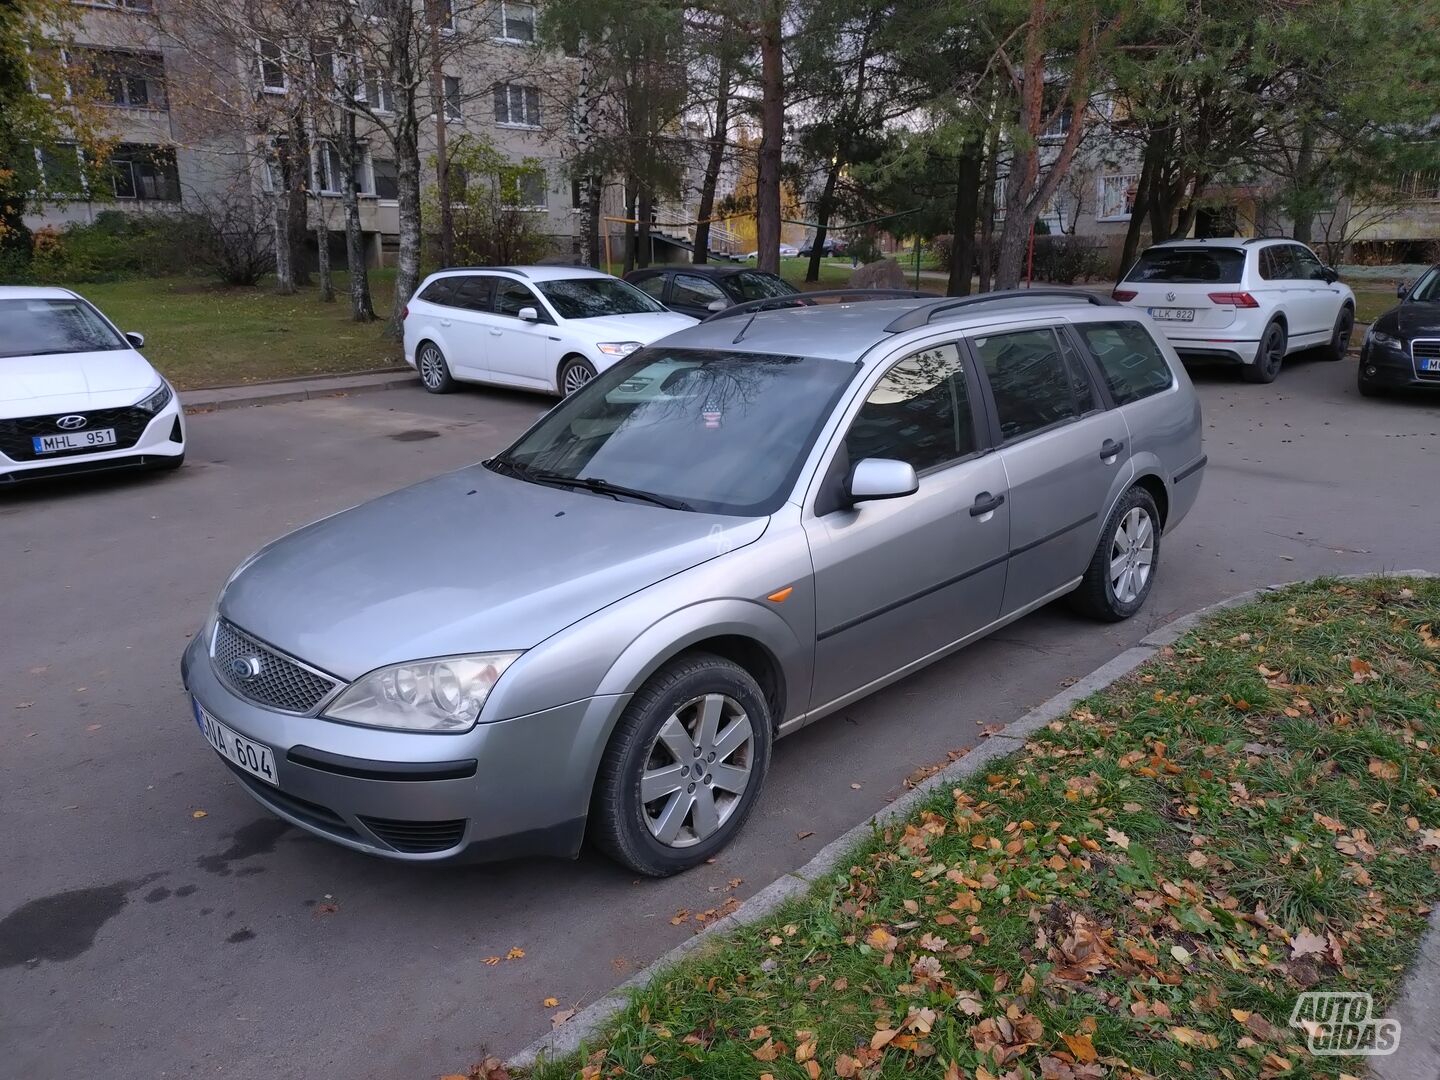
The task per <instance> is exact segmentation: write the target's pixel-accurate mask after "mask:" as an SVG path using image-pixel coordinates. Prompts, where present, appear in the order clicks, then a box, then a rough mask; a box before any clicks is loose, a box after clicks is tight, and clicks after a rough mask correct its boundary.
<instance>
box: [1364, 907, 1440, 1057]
mask: <svg viewBox="0 0 1440 1080" xmlns="http://www.w3.org/2000/svg"><path fill="white" fill-rule="evenodd" d="M1385 1015H1386V1016H1387V1017H1388V1018H1389V1019H1391V1020H1399V1021H1400V1045H1399V1047H1398V1048H1397V1049H1396V1051H1395V1053H1394V1054H1392V1055H1390V1056H1389V1057H1376V1058H1371V1059H1370V1075H1371V1076H1373V1077H1376V1080H1440V1024H1437V1023H1436V1017H1437V1016H1440V907H1436V908H1435V909H1434V910H1432V911H1431V912H1430V925H1429V926H1428V927H1427V928H1426V930H1425V935H1424V936H1423V937H1422V938H1421V939H1420V951H1419V952H1418V953H1416V954H1415V959H1414V961H1413V962H1412V964H1411V967H1410V971H1409V973H1408V974H1406V976H1405V981H1404V982H1403V983H1401V984H1400V996H1399V997H1398V998H1396V999H1395V1004H1393V1005H1392V1006H1391V1007H1390V1008H1389V1009H1387V1010H1385Z"/></svg>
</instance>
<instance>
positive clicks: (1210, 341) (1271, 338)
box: [1111, 237, 1355, 383]
mask: <svg viewBox="0 0 1440 1080" xmlns="http://www.w3.org/2000/svg"><path fill="white" fill-rule="evenodd" d="M1111 295H1112V296H1114V298H1115V299H1116V300H1118V301H1120V302H1121V303H1122V304H1129V305H1131V306H1133V307H1139V308H1144V309H1145V311H1146V312H1148V313H1149V315H1150V318H1152V319H1154V320H1155V325H1156V326H1158V327H1159V328H1160V329H1161V331H1163V332H1164V334H1165V336H1166V337H1167V338H1169V339H1170V344H1171V345H1173V346H1174V347H1175V351H1176V352H1178V353H1180V355H1181V356H1195V357H1205V358H1210V359H1219V360H1227V361H1230V362H1233V363H1238V364H1240V365H1241V367H1240V372H1241V374H1242V375H1244V376H1245V378H1246V379H1247V380H1248V381H1250V382H1260V383H1268V382H1273V381H1274V380H1275V376H1276V375H1278V374H1280V365H1281V363H1282V362H1283V361H1284V359H1285V357H1286V356H1288V355H1289V354H1291V353H1296V352H1300V351H1301V350H1304V349H1315V348H1321V349H1324V350H1325V352H1324V355H1325V356H1327V357H1328V358H1329V359H1331V360H1340V359H1343V358H1344V356H1345V353H1346V352H1347V351H1348V350H1349V348H1350V332H1351V330H1352V329H1354V326H1355V294H1354V293H1352V292H1351V291H1350V288H1349V286H1347V285H1342V284H1341V283H1340V281H1339V275H1338V274H1337V273H1336V272H1335V271H1334V270H1333V269H1331V268H1330V267H1328V266H1325V265H1324V264H1323V263H1321V262H1320V260H1319V259H1317V258H1316V257H1315V253H1314V252H1313V251H1311V250H1310V249H1309V248H1308V247H1306V246H1305V245H1304V244H1299V243H1296V242H1295V241H1294V240H1269V239H1260V238H1250V239H1246V238H1242V237H1233V238H1226V239H1218V240H1171V241H1169V242H1168V243H1164V244H1156V245H1155V246H1154V247H1150V248H1146V249H1145V251H1144V253H1143V254H1141V256H1140V258H1139V259H1137V260H1136V262H1135V265H1134V266H1132V267H1131V268H1130V272H1129V273H1128V274H1126V275H1125V279H1124V280H1123V281H1122V282H1121V283H1120V284H1119V285H1117V286H1116V287H1115V291H1114V292H1113V293H1112V294H1111Z"/></svg>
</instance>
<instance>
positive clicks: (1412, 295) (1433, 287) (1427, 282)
mask: <svg viewBox="0 0 1440 1080" xmlns="http://www.w3.org/2000/svg"><path fill="white" fill-rule="evenodd" d="M1405 299H1406V300H1409V301H1413V302H1414V303H1417V304H1435V303H1440V267H1432V268H1431V269H1429V270H1427V271H1425V273H1424V274H1423V275H1422V276H1421V278H1420V280H1419V281H1417V282H1416V283H1415V285H1414V287H1413V288H1411V290H1410V291H1409V292H1408V293H1406V294H1405Z"/></svg>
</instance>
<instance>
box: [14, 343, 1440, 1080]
mask: <svg viewBox="0 0 1440 1080" xmlns="http://www.w3.org/2000/svg"><path fill="white" fill-rule="evenodd" d="M1196 378H1197V382H1198V384H1199V388H1200V393H1201V396H1202V398H1203V400H1204V406H1205V420H1206V439H1207V450H1208V453H1209V455H1210V467H1209V470H1208V472H1207V474H1206V478H1205V483H1204V488H1203V490H1202V493H1201V495H1200V499H1199V502H1198V504H1197V505H1196V507H1195V509H1194V511H1193V512H1192V513H1191V515H1190V517H1189V518H1188V519H1187V520H1186V521H1185V522H1184V523H1183V524H1182V525H1181V526H1180V527H1179V529H1178V530H1177V531H1176V532H1174V533H1172V534H1171V535H1170V536H1168V537H1167V538H1166V540H1165V542H1164V546H1163V549H1162V553H1161V558H1160V571H1159V577H1158V581H1157V584H1156V587H1155V590H1154V592H1153V593H1152V595H1151V597H1150V601H1149V604H1148V605H1147V607H1146V609H1145V611H1144V612H1143V613H1142V614H1141V615H1140V616H1138V617H1136V618H1135V619H1133V620H1132V621H1130V622H1128V623H1125V624H1121V625H1118V626H1102V625H1096V624H1093V623H1089V622H1086V621H1084V620H1081V619H1078V618H1076V617H1074V616H1072V615H1070V614H1069V613H1068V612H1067V611H1065V610H1064V609H1063V608H1060V607H1054V608H1051V609H1046V610H1043V611H1041V612H1038V613H1036V614H1034V615H1031V616H1030V617H1029V618H1026V619H1024V620H1022V621H1021V622H1018V623H1015V624H1014V625H1012V626H1010V627H1008V628H1006V629H1005V630H1003V631H1001V632H1000V633H999V634H998V635H996V636H995V637H992V638H990V639H988V640H987V641H984V642H982V643H979V644H977V645H975V646H973V647H971V648H970V649H968V650H966V651H964V652H962V653H960V654H958V655H957V656H955V657H953V658H951V659H949V660H946V661H944V662H942V663H940V664H937V665H935V666H934V667H932V668H930V669H928V670H927V671H925V672H923V673H921V674H919V675H917V676H914V677H912V678H910V679H908V680H906V681H905V682H902V683H900V684H898V685H896V686H894V687H892V688H890V689H888V690H886V691H884V692H882V693H880V694H878V695H876V696H875V697H872V698H870V699H869V700H867V701H865V702H862V703H860V704H858V705H856V706H854V707H852V708H850V709H848V710H846V711H845V712H844V713H843V714H840V715H837V716H835V717H832V718H830V719H829V720H827V721H825V722H823V723H821V724H817V725H814V726H812V727H810V728H808V729H806V730H805V731H803V732H801V733H799V734H798V735H796V736H795V737H793V738H791V739H787V740H785V741H784V742H782V743H781V744H779V746H778V747H777V751H776V755H775V760H774V766H773V770H772V773H771V776H770V780H769V785H768V789H767V791H766V793H765V795H764V797H763V799H762V800H761V802H760V805H759V807H758V809H757V811H756V813H755V814H754V816H753V817H752V818H751V820H750V822H749V824H748V826H747V828H746V831H745V832H744V834H743V835H742V836H741V837H740V838H739V840H738V841H737V842H736V843H735V844H734V845H733V846H732V848H731V849H730V850H729V851H727V852H725V853H724V855H723V856H722V857H721V858H720V859H719V860H718V861H717V862H716V863H715V864H714V865H710V866H705V867H701V868H700V869H698V870H696V871H693V872H691V873H689V874H686V875H683V876H681V877H679V878H674V879H670V880H668V881H661V882H655V881H636V880H635V879H633V878H632V877H630V876H628V875H627V874H625V873H623V872H622V871H620V870H618V869H617V868H616V867H614V866H613V865H611V864H610V863H608V862H606V861H605V860H604V859H602V858H600V857H598V856H595V855H593V854H587V855H586V856H584V857H582V858H581V859H580V860H579V861H578V862H519V863H510V864H504V865H496V866H482V867H474V868H461V869H451V870H429V871H425V870H416V869H410V868H406V867H396V866H391V865H389V864H386V863H383V862H379V861H374V860H371V859H368V858H365V857H363V856H359V855H356V854H353V853H351V852H348V851H345V850H342V849H340V848H337V847H332V846H330V845H329V844H326V843H323V842H320V841H317V840H313V839H310V838H309V837H307V836H306V835H304V834H302V833H300V832H298V831H296V830H292V829H290V828H288V827H285V826H283V825H281V824H280V823H278V822H277V821H275V820H273V819H272V818H270V817H269V816H268V815H267V814H266V813H265V812H264V811H262V810H261V809H260V808H259V807H258V806H257V805H256V804H255V803H254V802H252V801H251V800H250V798H249V797H248V796H247V795H246V794H245V793H244V792H243V790H242V789H241V788H240V787H239V785H238V784H237V783H236V782H235V781H233V780H231V779H230V778H229V777H228V775H227V773H226V772H225V770H224V769H223V768H222V766H221V765H220V763H219V762H218V761H216V760H215V756H214V753H213V751H212V750H210V748H209V747H208V746H207V745H206V744H205V742H204V741H203V740H202V738H201V737H200V735H199V734H198V733H197V731H196V729H195V725H194V723H193V721H192V720H191V719H190V715H189V709H188V706H187V703H186V700H185V696H184V693H183V691H182V689H181V686H180V680H179V672H178V662H179V656H180V652H181V649H182V647H183V646H184V644H185V642H186V640H187V638H188V637H189V636H190V634H191V633H193V632H194V630H195V629H196V627H197V625H198V624H199V622H200V620H201V619H202V618H203V616H204V614H205V612H206V609H207V606H208V604H209V603H210V601H211V598H212V597H213V595H214V593H215V592H216V590H217V588H218V587H219V586H220V584H221V583H222V582H223V581H224V579H225V577H226V576H227V575H228V574H229V572H230V570H231V569H232V568H233V567H234V565H235V564H236V563H237V562H238V561H239V560H240V559H241V558H243V557H244V556H245V555H246V554H248V553H249V552H250V551H252V550H253V549H254V548H256V547H258V546H259V545H260V544H262V543H264V542H265V541H267V540H269V539H271V538H272V537H275V536H277V535H279V534H281V533H284V532H286V531H288V530H289V529H291V528H294V527H296V526H299V525H301V524H303V523H305V522H307V521H310V520H312V519H314V518H317V517H320V516H321V515H324V514H329V513H331V512H333V511H336V510H339V509H342V508H344V507H346V506H349V505H351V504H353V503H355V502H358V501H361V500H363V499H366V498H368V497H370V496H372V495H376V494H379V493H381V492H384V491H388V490H390V489H392V488H395V487H398V486H400V485H402V484H405V483H408V482H410V481H413V480H418V479H421V478H423V477H427V476H430V475H432V474H434V473H437V472H439V471H441V470H445V469H449V468H452V467H455V466H459V465H462V464H465V463H468V462H471V461H474V460H476V459H479V458H481V457H483V456H486V455H487V454H488V453H490V452H493V451H495V450H497V449H499V448H500V447H501V446H502V445H503V444H504V443H505V442H506V441H507V439H508V438H509V437H511V436H512V435H514V434H515V433H516V432H517V431H518V430H519V429H520V428H521V427H523V426H524V425H525V424H526V423H527V422H528V421H530V420H531V419H532V418H533V417H535V416H536V415H538V414H539V412H540V411H541V410H542V409H543V408H544V407H545V406H546V402H545V401H544V400H543V399H539V398H532V397H528V396H524V395H518V394H509V393H504V392H496V391H484V390H476V391H471V392H466V393H462V394H457V395H453V396H451V397H448V398H436V397H430V396H427V395H426V394H424V393H423V392H421V391H420V390H419V389H418V388H417V389H415V390H413V391H412V390H408V389H407V390H394V391H388V392H385V393H376V394H369V395H365V396H357V397H354V398H338V399H331V400H316V401H308V402H300V403H295V404H287V405H274V406H269V407H265V408H256V409H242V410H236V411H231V412H221V413H213V414H206V415H200V416H196V417H194V418H192V426H191V448H190V464H188V465H187V466H186V467H185V468H184V469H183V470H181V471H180V472H179V473H178V474H175V475H173V476H158V477H149V478H139V479H136V480H132V481H127V482H123V483H112V482H106V483H103V484H98V483H97V484H86V485H83V486H72V487H65V488H56V489H51V490H47V491H28V492H23V491H22V492H5V493H0V599H3V612H4V618H3V619H0V823H3V829H0V1047H3V1051H0V1076H3V1077H17V1078H18V1077H25V1078H27V1080H40V1078H50V1077H55V1078H61V1077H64V1078H69V1077H74V1076H82V1075H83V1076H93V1075H103V1076H105V1077H107V1078H114V1080H119V1078H129V1077H136V1078H141V1077H162V1076H163V1077H172V1076H185V1077H190V1076H206V1077H208V1076H223V1077H265V1078H279V1077H300V1076H305V1077H319V1076H336V1077H339V1076H344V1077H347V1078H357V1080H358V1078H370V1077H377V1078H379V1077H383V1078H422V1077H430V1076H434V1075H436V1074H439V1073H443V1072H450V1071H455V1070H457V1069H462V1068H463V1067H464V1066H465V1065H467V1064H468V1063H469V1062H471V1061H473V1060H475V1059H478V1058H479V1057H481V1056H483V1054H484V1053H485V1052H487V1051H488V1052H491V1053H499V1054H505V1053H508V1052H511V1051H514V1050H516V1049H518V1048H519V1047H520V1046H522V1045H524V1044H525V1043H526V1042H528V1041H529V1040H530V1039H532V1038H533V1037H535V1036H536V1035H538V1034H540V1033H541V1032H542V1031H543V1030H545V1029H547V1028H548V1026H549V1013H550V1012H551V1011H553V1010H550V1009H546V1008H545V1007H544V1006H543V1005H542V1001H543V999H544V998H546V997H551V996H553V997H556V998H558V999H559V1000H560V1001H561V1003H562V1005H563V1006H572V1005H578V1004H583V1003H585V1002H588V1001H589V1000H592V999H593V998H595V997H596V996H597V995H599V994H600V993H601V992H603V991H604V990H606V989H607V988H609V987H610V986H611V985H613V984H614V983H615V982H617V981H619V980H621V979H623V978H624V977H626V976H627V975H628V974H630V973H632V972H633V971H634V970H636V969H637V968H638V967H640V966H643V965H644V964H645V963H647V962H648V961H650V960H651V959H653V958H654V957H655V956H657V955H659V954H660V953H661V952H662V951H664V950H665V949H666V948H668V947H669V946H671V945H673V944H675V943H676V942H678V941H680V940H683V939H684V938H685V937H686V936H687V935H689V934H691V933H693V931H694V928H695V924H694V922H693V921H686V922H683V923H681V924H679V925H674V924H672V916H674V915H675V913H676V912H677V911H679V910H680V909H687V910H688V911H691V912H696V911H703V910H705V909H709V908H714V907H716V906H718V905H720V904H722V903H724V901H725V900H726V899H727V898H728V897H730V896H732V895H734V896H737V897H740V898H743V897H745V896H747V895H749V894H751V893H752V892H754V891H756V890H758V889H759V888H761V887H763V886H764V885H765V884H767V883H768V882H769V881H771V880H772V879H773V878H775V877H776V876H777V875H779V874H781V873H783V872H784V871H785V870H787V869H789V868H791V867H793V866H796V865H798V864H799V863H801V862H803V861H805V860H806V859H807V858H809V856H810V855H811V854H813V853H814V852H815V851H816V850H818V849H819V847H820V846H821V845H823V844H825V843H826V842H827V841H828V840H830V839H831V838H832V837H834V836H836V835H838V834H839V833H840V832H842V831H843V830H844V829H846V828H847V827H849V826H851V825H853V824H855V823H856V822H858V821H861V820H863V819H864V818H865V817H866V816H867V815H869V814H870V813H872V812H873V811H874V810H876V809H877V808H879V807H880V806H882V805H884V804H885V802H886V801H887V800H889V799H891V798H893V797H894V796H895V795H896V794H898V793H899V792H900V791H901V790H902V784H903V781H904V779H905V777H906V776H907V775H908V774H910V773H911V772H912V771H913V770H915V769H916V768H917V767H918V766H923V765H925V764H927V763H930V762H934V761H937V760H942V759H944V758H945V756H946V752H947V751H950V750H953V749H958V748H961V747H965V746H968V745H971V744H973V743H974V741H975V740H976V738H977V737H978V735H979V733H980V731H981V729H983V728H984V727H985V726H986V725H989V724H1001V723H1005V722H1007V721H1009V720H1012V719H1014V718H1015V717H1017V716H1018V715H1020V714H1021V713H1022V712H1023V711H1025V710H1026V709H1027V708H1028V707H1030V706H1032V705H1034V704H1037V703H1038V702H1040V701H1042V700H1044V699H1046V698H1048V697H1049V696H1051V695H1052V694H1054V693H1056V692H1057V691H1058V690H1059V689H1060V688H1061V687H1062V686H1063V685H1064V684H1065V683H1066V682H1067V681H1068V680H1070V679H1073V678H1075V677H1078V676H1081V675H1083V674H1085V673H1087V672H1089V671H1090V670H1092V669H1093V668H1095V667H1097V666H1099V665H1100V664H1101V663H1103V662H1105V661H1106V660H1108V659H1109V658H1110V657H1112V656H1114V655H1115V654H1116V653H1118V652H1120V651H1121V650H1122V649H1124V648H1126V647H1127V646H1129V645H1131V644H1133V643H1134V642H1135V641H1136V640H1137V639H1138V638H1140V637H1141V636H1143V635H1144V634H1145V633H1146V632H1147V631H1148V630H1149V629H1151V628H1152V627H1154V626H1156V625H1158V624H1160V623H1163V622H1165V621H1167V620H1169V619H1170V618H1172V617H1174V616H1175V615H1177V614H1181V613H1184V612H1187V611H1190V610H1192V609H1194V608H1196V607H1199V606H1200V605H1203V604H1206V603H1209V602H1211V601H1213V600H1217V599H1220V598H1222V597H1224V596H1228V595H1230V594H1233V593H1236V592H1239V591H1241V590H1242V589H1245V588H1248V587H1251V586H1254V585H1259V584H1265V583H1270V582H1276V581H1284V580H1289V579H1294V578H1300V577H1308V576H1312V575H1317V574H1323V573H1353V572H1360V571H1366V572H1369V571H1381V570H1393V569H1397V568H1402V569H1403V568H1410V567H1428V568H1431V569H1434V568H1437V567H1440V558H1437V556H1436V545H1437V539H1440V537H1437V525H1440V511H1437V506H1440V398H1431V399H1429V400H1428V401H1427V400H1420V399H1414V400H1387V401H1379V402H1371V401H1366V400H1362V399H1361V398H1360V397H1358V395H1357V394H1356V392H1355V389H1354V364H1353V362H1346V363H1340V364H1328V363H1322V362H1309V363H1305V362H1293V363H1292V364H1291V365H1289V366H1287V369H1286V371H1285V372H1284V373H1283V374H1282V376H1281V378H1280V380H1279V381H1278V382H1276V383H1275V384H1273V385H1271V386H1249V385H1246V384H1243V383H1240V382H1239V381H1238V380H1237V379H1235V378H1234V377H1232V376H1231V375H1229V374H1227V373H1223V372H1211V373H1206V372H1197V373H1196ZM576 542H577V543H584V538H583V537H577V538H576ZM414 555H415V558H416V559H417V560H423V559H425V558H426V545H425V538H424V537H423V536H416V537H415V552H414ZM201 810H203V811H204V812H205V813H204V816H197V815H198V814H199V811H201ZM734 879H742V880H741V883H740V884H739V885H738V886H735V887H733V889H732V887H731V886H730V885H729V883H730V882H731V881H733V880H734ZM511 949H522V950H524V957H523V958H520V959H513V960H501V961H500V962H499V963H498V964H494V965H487V964H486V963H485V962H484V961H485V958H486V957H497V956H498V957H504V956H505V955H506V954H507V953H509V951H510V950H511Z"/></svg>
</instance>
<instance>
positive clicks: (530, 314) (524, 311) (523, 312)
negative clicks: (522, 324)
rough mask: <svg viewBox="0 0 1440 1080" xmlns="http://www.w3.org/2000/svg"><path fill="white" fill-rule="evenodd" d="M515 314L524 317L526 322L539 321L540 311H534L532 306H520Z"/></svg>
mask: <svg viewBox="0 0 1440 1080" xmlns="http://www.w3.org/2000/svg"><path fill="white" fill-rule="evenodd" d="M515 314H516V315H518V316H520V318H522V319H524V320H525V321H526V322H539V321H540V312H538V311H536V310H535V309H534V308H533V307H522V308H521V309H520V310H519V311H517V312H516V313H515Z"/></svg>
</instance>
